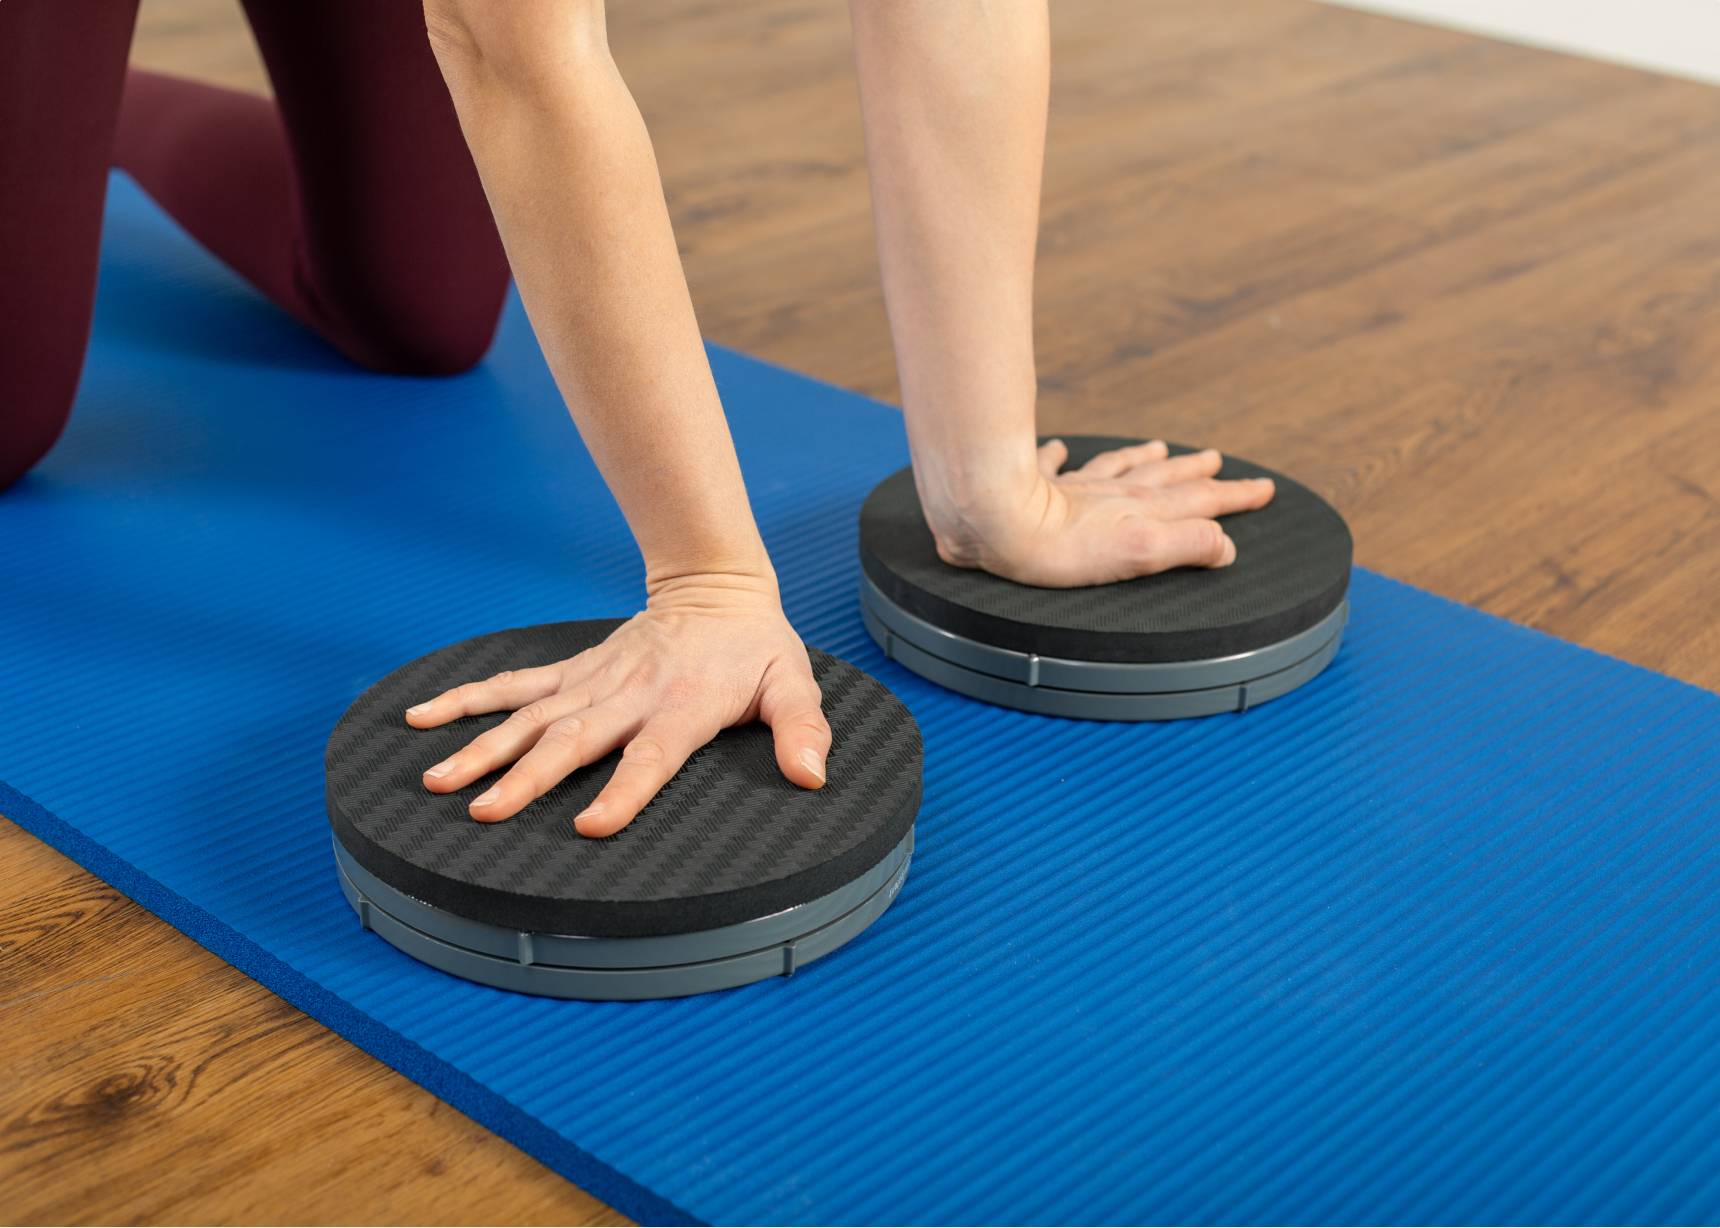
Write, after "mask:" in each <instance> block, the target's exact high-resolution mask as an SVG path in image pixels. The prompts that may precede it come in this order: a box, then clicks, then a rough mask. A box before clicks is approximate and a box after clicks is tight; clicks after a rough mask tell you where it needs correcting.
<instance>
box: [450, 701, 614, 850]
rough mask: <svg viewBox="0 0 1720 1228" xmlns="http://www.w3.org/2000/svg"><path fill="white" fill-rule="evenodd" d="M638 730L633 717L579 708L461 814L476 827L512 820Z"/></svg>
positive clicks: (551, 727) (550, 727)
mask: <svg viewBox="0 0 1720 1228" xmlns="http://www.w3.org/2000/svg"><path fill="white" fill-rule="evenodd" d="M638 727H639V721H638V718H637V717H635V716H631V715H629V714H627V713H624V712H622V711H620V710H619V709H614V708H584V709H581V710H580V711H578V712H575V713H572V714H570V715H568V716H564V717H562V718H561V719H560V720H557V721H552V722H551V723H550V724H549V725H547V726H545V728H544V731H543V736H542V737H540V738H538V740H537V742H536V743H534V744H533V746H532V748H531V749H530V750H528V751H527V752H526V753H525V754H523V755H521V756H520V761H519V762H518V763H516V764H514V766H513V767H511V768H509V769H508V770H507V773H506V774H505V775H504V776H503V777H502V778H501V779H500V780H498V781H497V782H496V783H495V784H493V785H491V786H490V787H489V789H487V790H485V791H484V792H483V793H482V794H480V795H479V796H477V797H476V798H473V799H472V804H471V805H470V806H469V807H467V809H468V811H469V812H470V814H471V816H472V817H473V818H474V819H477V820H478V821H479V822H480V823H495V822H499V821H500V820H502V819H509V818H512V817H513V816H514V815H516V814H518V813H519V812H520V811H522V810H524V809H525V808H526V807H527V806H529V805H531V804H532V803H533V802H535V801H537V799H538V798H540V797H542V796H543V795H544V794H545V793H548V792H549V791H550V790H551V789H553V788H555V787H556V786H557V785H559V784H560V783H561V782H562V781H564V780H566V779H567V778H568V777H569V776H571V775H572V774H573V773H575V772H577V771H578V770H579V769H580V768H582V767H585V766H587V765H588V764H592V763H596V762H597V761H598V760H599V759H601V758H603V756H605V755H607V754H608V753H609V752H610V751H612V750H614V749H615V748H616V747H617V746H620V745H621V743H623V742H624V741H626V740H627V738H628V737H629V736H631V735H632V733H633V732H634V730H636V729H638Z"/></svg>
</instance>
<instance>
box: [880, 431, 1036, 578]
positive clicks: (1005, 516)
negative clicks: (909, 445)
mask: <svg viewBox="0 0 1720 1228" xmlns="http://www.w3.org/2000/svg"><path fill="white" fill-rule="evenodd" d="M913 456H914V485H915V488H916V489H917V491H918V492H919V496H920V506H921V508H922V510H923V511H924V512H925V515H926V523H927V525H928V526H929V527H930V528H931V530H932V536H933V537H934V538H936V539H937V543H938V552H939V553H940V554H941V555H943V556H944V558H945V561H946V562H950V563H955V564H957V565H959V566H968V567H974V566H981V565H983V563H984V562H985V560H986V559H987V558H988V557H989V556H990V555H991V553H992V550H993V547H995V545H996V544H997V543H999V542H1001V541H1003V540H1005V539H1009V538H1011V537H1013V536H1014V534H1016V533H1017V532H1019V530H1020V526H1021V525H1022V524H1023V523H1024V522H1026V521H1029V520H1032V519H1034V518H1036V517H1038V516H1041V515H1043V512H1044V508H1043V507H1041V506H1039V505H1040V504H1042V503H1043V502H1044V501H1045V494H1046V492H1045V489H1044V488H1045V487H1046V485H1047V483H1046V482H1045V481H1044V478H1043V476H1042V475H1041V474H1040V472H1039V466H1038V456H1037V446H1036V441H1035V439H1034V437H1033V436H1032V435H1031V434H1023V435H1021V436H1019V437H1017V438H1008V437H1004V436H999V435H993V436H991V437H989V438H988V439H987V440H986V441H984V442H983V443H981V444H979V445H977V446H960V447H955V446H937V445H927V444H923V443H916V444H915V446H914V447H913Z"/></svg>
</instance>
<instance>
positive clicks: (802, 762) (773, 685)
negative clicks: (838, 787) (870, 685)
mask: <svg viewBox="0 0 1720 1228" xmlns="http://www.w3.org/2000/svg"><path fill="white" fill-rule="evenodd" d="M758 715H759V719H760V720H761V721H763V722H764V723H765V724H767V725H769V726H770V731H771V736H772V738H773V739H774V740H775V742H776V766H777V767H778V768H780V769H781V770H782V774H783V775H784V776H786V777H788V778H789V779H790V780H791V781H793V782H794V783H795V784H797V785H799V786H800V787H801V788H803V789H817V788H821V787H823V785H824V781H825V777H826V774H827V770H828V769H827V767H826V762H825V761H826V760H827V759H828V758H829V757H830V722H829V721H827V720H825V719H824V695H823V693H822V692H821V691H819V689H818V682H817V680H816V679H814V678H813V676H812V666H811V663H810V662H808V663H806V664H804V665H803V666H798V667H796V668H793V669H786V668H785V669H781V670H780V671H775V672H773V675H772V677H771V678H769V679H767V681H766V689H765V692H764V694H763V695H762V696H760V698H759V709H758Z"/></svg>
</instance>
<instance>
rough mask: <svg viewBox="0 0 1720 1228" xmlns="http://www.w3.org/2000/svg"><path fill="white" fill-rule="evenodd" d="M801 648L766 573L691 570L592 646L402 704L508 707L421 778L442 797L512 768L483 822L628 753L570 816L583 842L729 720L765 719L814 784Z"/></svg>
mask: <svg viewBox="0 0 1720 1228" xmlns="http://www.w3.org/2000/svg"><path fill="white" fill-rule="evenodd" d="M821 700H822V696H821V695H820V694H819V690H818V683H817V682H816V681H814V679H813V677H812V665H811V663H810V662H809V661H808V659H807V655H806V649H805V647H804V646H803V645H802V644H801V642H800V638H799V637H798V636H796V635H795V633H794V629H793V628H792V627H790V626H789V625H788V620H787V619H786V618H785V617H783V613H782V606H781V604H780V603H779V600H778V597H777V591H776V585H775V582H774V580H770V579H766V578H757V577H750V576H735V575H718V576H687V577H682V578H678V579H676V580H673V581H670V582H667V583H664V584H661V585H658V586H656V587H654V589H653V591H652V593H651V596H650V599H649V600H648V601H647V603H646V608H645V609H644V610H643V611H642V612H641V613H639V614H636V615H634V616H633V618H631V619H629V620H628V621H627V622H625V623H623V624H622V625H621V626H620V627H618V628H616V630H615V631H614V633H613V634H611V635H610V637H609V638H608V639H607V640H605V641H604V642H603V643H601V644H599V645H598V646H597V647H596V648H592V649H588V650H587V651H585V652H582V653H580V654H579V655H578V656H576V657H571V658H569V659H568V660H566V661H558V662H556V663H555V664H553V665H542V666H538V667H536V668H533V669H520V670H512V671H509V672H507V673H502V674H497V675H496V676H495V677H494V678H489V679H486V680H485V681H482V682H468V683H466V684H465V685H464V686H459V687H455V688H454V689H453V690H451V691H447V692H444V693H443V694H441V695H438V696H437V697H436V698H435V699H432V700H429V701H428V702H426V703H422V704H419V705H417V706H416V707H413V708H409V709H407V712H406V720H407V723H408V724H410V725H413V726H415V727H416V728H419V729H433V728H435V727H436V726H438V725H444V724H446V723H447V722H449V721H451V720H454V719H456V718H458V717H462V716H475V715H477V714H479V713H484V712H502V711H507V710H509V709H512V710H513V715H512V716H510V717H508V719H507V720H505V721H503V722H502V723H501V724H499V725H497V726H495V727H494V728H493V729H490V730H489V731H487V732H485V733H483V734H480V735H479V736H478V737H477V738H475V739H473V740H472V742H471V743H470V744H468V745H467V746H466V747H465V748H464V749H462V750H461V751H459V753H457V754H455V755H453V756H452V757H450V758H449V759H446V760H444V761H443V762H441V763H438V764H437V765H436V766H434V767H432V768H431V769H429V770H428V771H427V772H425V773H424V787H425V788H427V789H429V790H430V791H431V792H433V793H452V792H453V791H454V790H456V789H462V788H465V787H466V786H467V785H469V784H471V783H472V782H473V781H474V780H477V779H478V778H479V777H481V776H484V775H486V774H487V773H489V772H493V771H495V770H497V769H498V768H503V767H507V766H508V765H509V764H512V765H513V766H512V767H511V768H509V770H508V771H507V773H506V774H505V775H504V776H503V777H502V778H501V779H500V780H499V781H497V782H496V783H495V785H494V786H493V787H491V788H490V789H488V790H486V791H485V792H484V793H483V794H481V795H480V796H478V797H476V798H474V799H473V801H472V804H471V806H470V808H469V809H470V813H471V815H472V817H473V818H474V819H477V820H478V821H479V822H481V823H494V822H497V821H499V820H501V819H506V818H510V817H512V816H513V815H515V814H518V813H519V812H520V811H521V810H522V809H524V808H525V806H526V805H527V804H529V803H530V802H532V801H534V800H535V799H537V798H539V797H541V796H543V795H544V794H545V793H547V792H548V791H549V790H550V789H552V788H554V787H555V786H556V785H557V784H559V783H561V781H562V780H563V779H565V778H566V777H567V776H569V775H571V774H572V773H573V772H575V771H577V770H579V769H580V768H582V767H585V766H586V765H587V764H590V763H594V762H596V761H597V760H599V759H601V758H603V756H605V755H607V754H608V753H609V752H610V751H612V750H614V749H615V748H616V747H618V746H619V747H624V749H623V750H622V752H621V762H620V763H619V764H618V765H617V766H616V768H615V774H614V776H612V777H611V778H610V780H609V783H608V784H607V785H605V786H604V788H603V791H602V792H601V793H599V794H598V795H597V798H596V799H595V800H594V801H593V802H592V803H591V805H590V806H588V807H587V808H586V809H585V810H584V811H582V812H581V813H580V814H579V815H578V816H577V817H576V818H575V820H574V825H575V827H576V828H577V829H578V830H579V833H580V834H581V835H584V836H609V835H613V834H615V833H616V832H618V831H620V830H621V829H622V828H623V827H625V826H627V824H628V823H630V822H632V820H633V818H634V817H635V816H636V815H637V814H638V813H639V811H640V810H642V809H643V808H644V806H645V804H646V803H647V802H649V801H650V800H651V799H652V798H653V797H655V796H656V794H657V791H658V790H659V789H661V788H662V787H663V786H664V785H665V784H667V783H668V781H669V779H670V777H672V776H674V774H675V773H676V772H677V771H679V770H680V768H681V765H682V764H683V763H685V762H686V761H687V759H688V757H689V756H690V755H692V753H693V752H694V751H696V750H698V749H699V748H700V747H701V746H703V745H704V744H705V743H706V742H709V741H710V740H711V739H712V738H714V737H715V736H716V735H717V733H718V732H719V731H720V730H722V729H725V728H727V727H728V726H730V725H741V724H746V723H747V722H749V721H754V720H762V721H764V722H765V723H766V724H768V725H769V726H770V727H771V729H772V732H773V733H774V735H775V739H776V762H777V766H778V767H779V768H781V769H782V774H783V775H784V776H786V777H788V779H789V780H791V781H793V782H794V783H795V784H797V785H800V786H801V787H802V788H807V789H816V788H818V787H819V786H820V785H822V784H823V783H824V770H825V769H824V762H825V756H826V755H827V754H828V753H829V750H830V726H829V724H828V723H827V722H826V721H825V719H824V713H823V711H822V709H821V707H820V704H821Z"/></svg>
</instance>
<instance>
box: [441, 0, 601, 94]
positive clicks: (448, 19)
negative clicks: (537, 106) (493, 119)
mask: <svg viewBox="0 0 1720 1228" xmlns="http://www.w3.org/2000/svg"><path fill="white" fill-rule="evenodd" d="M424 26H425V29H426V31H427V32H428V33H429V36H430V46H431V48H432V50H434V52H435V54H436V60H437V62H438V63H439V64H441V66H442V72H443V75H444V76H447V77H448V78H449V79H450V83H452V82H453V80H454V79H455V78H459V79H462V80H465V79H473V78H482V79H491V80H497V81H503V82H506V83H508V84H511V85H514V86H516V87H541V86H545V85H553V84H555V83H556V81H557V80H558V79H559V77H560V75H561V74H562V73H564V72H565V71H566V66H567V63H568V61H569V59H570V58H572V59H579V58H584V57H587V56H607V55H608V54H609V40H608V32H607V30H606V28H605V22H604V9H603V0H508V2H507V3H505V4H498V3H496V0H424Z"/></svg>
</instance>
